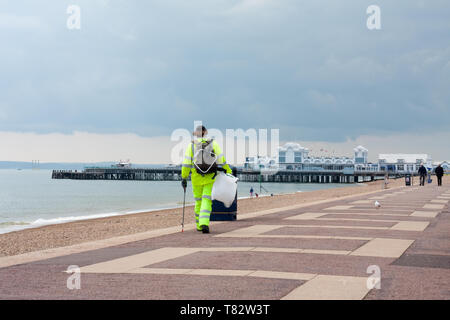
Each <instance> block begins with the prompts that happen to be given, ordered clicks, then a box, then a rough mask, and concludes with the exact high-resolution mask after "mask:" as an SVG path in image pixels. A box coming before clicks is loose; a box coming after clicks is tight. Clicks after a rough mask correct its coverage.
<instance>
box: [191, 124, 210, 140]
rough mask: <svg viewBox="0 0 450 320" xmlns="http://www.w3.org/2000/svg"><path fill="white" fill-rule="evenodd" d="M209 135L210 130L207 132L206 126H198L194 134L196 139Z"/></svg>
mask: <svg viewBox="0 0 450 320" xmlns="http://www.w3.org/2000/svg"><path fill="white" fill-rule="evenodd" d="M207 134H208V130H206V128H205V126H198V127H197V128H195V131H194V132H193V135H194V137H197V138H202V137H204V136H206V135H207Z"/></svg>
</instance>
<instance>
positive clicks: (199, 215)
mask: <svg viewBox="0 0 450 320" xmlns="http://www.w3.org/2000/svg"><path fill="white" fill-rule="evenodd" d="M213 184H214V183H208V184H204V185H192V191H193V193H194V200H195V209H194V211H195V222H196V223H197V230H201V226H208V227H209V217H210V215H211V210H212V200H211V191H212V187H213Z"/></svg>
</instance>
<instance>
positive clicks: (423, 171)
mask: <svg viewBox="0 0 450 320" xmlns="http://www.w3.org/2000/svg"><path fill="white" fill-rule="evenodd" d="M427 173H428V172H427V168H425V166H424V165H423V163H422V164H420V168H419V176H420V185H421V186H424V185H425V178H426V177H427Z"/></svg>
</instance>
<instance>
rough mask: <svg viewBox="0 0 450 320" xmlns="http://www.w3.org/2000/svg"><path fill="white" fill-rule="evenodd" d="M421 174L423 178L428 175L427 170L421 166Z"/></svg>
mask: <svg viewBox="0 0 450 320" xmlns="http://www.w3.org/2000/svg"><path fill="white" fill-rule="evenodd" d="M419 174H420V175H421V176H426V175H427V169H425V167H424V166H420V168H419Z"/></svg>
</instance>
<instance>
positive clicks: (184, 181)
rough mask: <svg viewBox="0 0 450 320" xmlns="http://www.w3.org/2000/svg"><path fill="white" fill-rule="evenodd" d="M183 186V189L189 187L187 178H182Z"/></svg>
mask: <svg viewBox="0 0 450 320" xmlns="http://www.w3.org/2000/svg"><path fill="white" fill-rule="evenodd" d="M181 186H182V187H183V189H185V190H186V187H187V180H186V179H183V180H181Z"/></svg>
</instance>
